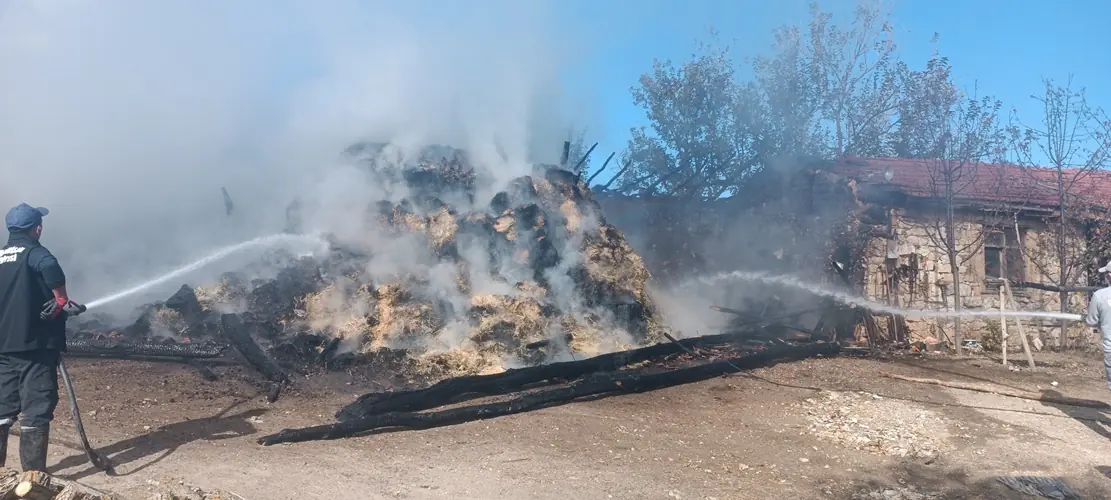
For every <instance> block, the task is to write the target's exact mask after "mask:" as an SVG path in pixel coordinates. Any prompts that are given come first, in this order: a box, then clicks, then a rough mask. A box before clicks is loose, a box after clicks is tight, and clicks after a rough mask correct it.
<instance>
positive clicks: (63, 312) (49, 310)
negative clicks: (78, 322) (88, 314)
mask: <svg viewBox="0 0 1111 500" xmlns="http://www.w3.org/2000/svg"><path fill="white" fill-rule="evenodd" d="M85 309H86V307H85V306H84V305H82V304H78V303H76V302H74V301H72V300H64V299H52V300H48V301H47V302H46V303H45V304H43V305H42V312H40V313H39V317H40V318H42V320H43V321H53V320H55V319H58V318H62V319H65V318H68V317H70V316H77V315H78V314H81V313H83V312H85Z"/></svg>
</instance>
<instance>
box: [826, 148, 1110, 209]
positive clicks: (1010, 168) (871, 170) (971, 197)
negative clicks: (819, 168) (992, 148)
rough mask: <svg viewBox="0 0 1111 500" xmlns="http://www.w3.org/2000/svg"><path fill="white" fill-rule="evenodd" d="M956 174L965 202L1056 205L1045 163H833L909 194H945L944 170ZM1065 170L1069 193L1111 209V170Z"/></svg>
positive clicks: (1053, 176)
mask: <svg viewBox="0 0 1111 500" xmlns="http://www.w3.org/2000/svg"><path fill="white" fill-rule="evenodd" d="M958 167H960V172H961V174H960V175H959V176H957V175H954V179H955V180H954V182H953V185H954V188H953V189H954V196H955V197H956V199H957V200H958V201H962V202H971V203H976V202H988V203H1001V204H1005V205H1008V206H1014V205H1025V206H1032V207H1055V206H1057V204H1058V201H1057V171H1056V170H1054V169H1050V168H1041V167H1020V166H1017V165H1005V164H988V163H974V164H967V165H964V166H963V167H962V166H961V165H959V163H956V162H950V163H946V162H944V161H938V160H917V159H903V158H842V159H839V160H836V161H834V162H832V164H831V165H830V167H829V170H830V171H832V172H833V173H836V174H839V175H843V176H845V177H848V178H851V179H854V180H856V181H857V182H858V183H860V184H867V185H870V186H875V187H882V188H887V189H890V190H892V191H895V192H899V193H902V194H905V195H908V196H914V197H922V198H931V197H935V196H940V195H943V194H944V193H945V182H944V180H943V177H942V174H943V173H944V172H945V171H947V170H952V171H954V172H957V171H958V170H957V169H958ZM1077 174H1078V171H1077V170H1065V184H1066V192H1068V193H1070V195H1071V196H1073V197H1075V199H1076V200H1078V201H1082V202H1086V203H1089V204H1093V205H1097V206H1100V207H1107V206H1108V205H1111V171H1108V170H1096V171H1091V172H1087V173H1084V174H1083V175H1079V176H1078V175H1077Z"/></svg>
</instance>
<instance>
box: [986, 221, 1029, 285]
mask: <svg viewBox="0 0 1111 500" xmlns="http://www.w3.org/2000/svg"><path fill="white" fill-rule="evenodd" d="M1025 236H1026V231H1025V230H1023V231H1022V232H1021V233H1019V234H1018V236H1016V233H1015V230H1014V228H1002V229H991V230H988V232H987V233H985V234H984V276H985V277H987V278H995V279H1002V278H1006V279H1007V281H1010V282H1012V283H1015V282H1019V281H1026V262H1025V260H1024V259H1023V258H1022V249H1021V248H1020V247H1019V244H1020V240H1019V237H1025Z"/></svg>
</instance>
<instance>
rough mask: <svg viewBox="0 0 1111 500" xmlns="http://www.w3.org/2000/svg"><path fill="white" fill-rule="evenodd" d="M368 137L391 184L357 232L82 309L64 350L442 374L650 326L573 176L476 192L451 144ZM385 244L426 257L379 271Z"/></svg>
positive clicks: (634, 341) (628, 341) (600, 220)
mask: <svg viewBox="0 0 1111 500" xmlns="http://www.w3.org/2000/svg"><path fill="white" fill-rule="evenodd" d="M380 149H381V148H380V147H379V148H378V149H375V147H369V148H368V147H366V146H365V145H363V146H360V147H358V148H352V150H350V151H349V153H350V154H351V155H352V156H353V157H355V158H359V162H360V163H359V165H360V167H361V168H363V169H365V171H366V172H369V173H370V174H371V177H372V178H373V179H374V182H375V183H376V184H377V185H379V186H381V185H384V186H389V187H390V189H387V191H390V192H391V193H401V194H400V195H396V196H394V195H391V196H388V197H389V198H391V199H396V201H388V200H386V201H378V202H376V203H372V204H370V206H368V207H366V212H367V213H366V215H367V217H365V234H366V235H367V236H366V237H365V238H364V240H363V241H352V239H351V238H349V237H345V238H339V237H331V240H332V250H331V253H330V255H328V256H326V257H324V258H315V259H310V258H302V259H297V258H293V257H292V256H290V255H284V254H282V253H280V252H274V253H273V254H272V255H270V256H269V258H270V260H272V261H274V262H282V263H283V268H282V269H281V271H280V272H278V273H277V275H276V276H274V277H273V278H271V279H265V280H250V279H247V278H246V277H245V276H246V275H245V274H236V273H230V274H227V275H225V276H224V277H223V278H222V279H221V280H220V282H219V283H215V284H197V285H198V286H196V287H194V286H190V285H183V286H182V287H181V289H180V290H178V291H177V293H175V294H173V296H171V297H170V298H168V299H167V300H165V301H163V302H158V303H153V304H149V305H147V306H144V307H142V308H141V309H140V310H139V311H137V312H136V316H137V318H138V319H136V320H135V321H134V322H133V323H131V324H128V325H126V326H122V327H121V326H117V325H112V324H111V322H109V321H101V322H98V321H97V318H95V317H94V315H92V314H90V315H87V316H89V317H85V316H82V317H80V318H79V319H81V320H82V321H81V322H80V323H77V322H73V323H74V324H73V325H71V327H72V329H73V331H72V332H71V335H70V339H71V340H70V350H71V351H72V352H75V353H86V354H97V355H104V356H118V357H119V356H123V355H127V356H159V357H176V358H212V357H218V356H221V355H222V353H223V352H224V350H225V349H226V348H225V346H228V345H231V346H232V347H235V348H236V349H237V350H239V351H240V352H241V353H242V354H243V355H244V356H246V357H248V358H252V357H253V358H256V359H257V360H258V362H259V363H262V364H264V365H267V366H268V367H267V368H264V369H263V370H264V372H265V371H273V372H274V373H273V374H271V375H268V376H270V377H271V378H272V379H273V380H275V381H280V380H282V378H283V377H284V376H283V375H281V373H282V372H283V371H285V370H287V369H288V368H289V367H290V366H291V365H292V366H299V367H304V366H307V365H318V366H319V365H322V364H331V365H334V366H342V365H345V364H348V363H355V362H359V361H365V360H368V359H371V360H375V361H378V362H382V361H384V360H392V362H396V363H398V364H399V366H403V367H404V368H406V369H409V370H411V371H413V372H414V373H417V374H419V375H425V376H427V377H428V378H442V377H448V376H457V375H467V374H480V373H495V372H499V371H502V370H504V367H505V366H507V365H518V366H519V365H536V364H540V363H542V362H545V361H552V360H553V359H558V357H560V356H563V357H565V358H568V357H579V358H581V357H583V356H593V355H597V354H600V353H605V352H611V351H616V350H622V349H627V348H630V347H635V346H637V345H645V344H649V343H652V342H655V341H658V340H660V339H661V338H662V333H661V332H663V330H664V329H663V327H662V326H661V324H662V321H661V318H660V317H659V314H658V313H657V309H656V307H655V305H654V304H653V303H652V299H651V298H650V297H649V295H648V293H647V292H646V290H645V287H646V285H647V283H648V281H649V279H650V276H649V273H648V271H647V270H646V268H645V266H644V264H643V263H642V262H641V259H640V257H639V256H638V255H637V254H636V253H635V252H634V251H633V249H632V248H631V247H630V246H629V245H628V243H627V242H626V241H625V238H624V237H623V235H622V234H621V232H620V231H618V230H617V229H616V228H615V227H613V226H612V225H609V224H607V223H606V220H605V217H604V215H603V214H602V211H601V209H600V208H599V205H598V203H597V202H596V201H595V200H594V199H593V196H592V194H591V192H590V190H589V189H588V188H587V186H586V184H585V183H584V182H582V180H581V179H580V178H579V177H578V176H576V175H575V174H573V173H571V172H569V171H566V170H561V169H559V168H556V167H551V166H536V167H534V168H533V170H532V172H531V174H530V175H526V176H522V177H519V178H516V179H514V180H513V181H512V182H510V183H509V184H508V186H507V187H506V188H505V189H504V190H503V191H501V192H497V193H495V194H493V195H492V197H491V198H490V199H488V200H481V199H478V197H479V196H480V194H479V192H480V191H481V190H480V189H477V188H476V186H479V185H488V180H487V179H484V178H483V176H482V173H481V172H480V171H477V170H476V169H475V168H474V167H473V166H471V164H470V163H469V162H468V160H467V157H466V155H465V154H463V153H462V152H460V151H455V150H440V151H435V154H426V155H424V156H422V157H421V158H419V159H418V160H416V161H413V162H409V163H405V164H398V163H397V162H392V161H385V160H383V159H382V158H383V156H382V155H381V154H376V151H379V150H380ZM300 210H301V205H300V203H299V202H298V203H295V204H291V206H290V208H289V210H288V211H287V217H288V219H289V221H288V225H287V226H288V228H289V229H290V230H293V231H296V230H299V229H300V227H301V225H302V224H301V222H300V220H299V217H300V215H299V213H300V212H299V211H300ZM391 242H407V244H408V243H413V242H415V243H414V244H413V245H412V248H413V250H412V252H413V253H417V254H422V255H425V254H426V255H427V260H426V261H425V262H423V265H422V266H420V268H418V269H414V268H399V269H397V270H396V272H389V273H383V272H382V271H381V268H382V267H388V265H389V262H390V258H391V255H388V252H389V251H394V252H396V248H397V247H399V246H401V245H400V244H393V245H392V247H391V245H390V243H391ZM387 247H391V248H393V249H394V250H387ZM394 257H396V256H394ZM538 343H542V344H543V343H546V344H547V347H548V348H547V349H536V348H535V346H536V345H538ZM530 346H531V347H530ZM263 358H271V359H273V360H276V364H275V362H273V361H265V360H264V359H263ZM252 363H254V362H252ZM279 366H281V367H279ZM260 369H262V368H260Z"/></svg>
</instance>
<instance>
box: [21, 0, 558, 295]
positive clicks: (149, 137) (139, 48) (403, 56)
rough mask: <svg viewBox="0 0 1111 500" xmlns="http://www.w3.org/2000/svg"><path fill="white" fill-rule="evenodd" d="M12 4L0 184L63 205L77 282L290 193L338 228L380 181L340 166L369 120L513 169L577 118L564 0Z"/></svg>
mask: <svg viewBox="0 0 1111 500" xmlns="http://www.w3.org/2000/svg"><path fill="white" fill-rule="evenodd" d="M0 6H2V10H0V117H3V119H0V152H2V153H0V174H2V178H3V182H0V202H2V204H3V205H4V208H7V207H8V206H11V205H14V204H16V203H19V202H27V203H31V204H34V205H41V206H46V207H49V208H50V209H51V210H52V213H51V215H50V216H49V217H48V218H47V221H46V231H45V234H44V238H43V240H44V243H45V244H46V245H47V246H48V247H50V248H51V250H53V251H54V253H55V254H56V255H58V256H59V257H60V258H61V259H62V261H63V265H64V266H65V268H66V270H67V272H68V274H69V276H70V281H71V291H72V292H73V294H74V295H75V297H76V298H78V299H81V300H91V299H92V298H95V297H98V296H101V295H105V294H107V293H110V292H113V291H115V290H118V289H120V288H123V287H125V286H126V285H132V284H135V283H136V282H139V281H142V280H143V279H146V278H148V277H151V276H152V275H155V274H158V273H160V272H165V271H168V270H169V269H171V268H174V267H177V266H178V265H180V264H183V263H185V262H188V261H189V260H192V259H194V258H196V257H199V256H202V255H204V254H207V253H210V252H211V250H213V249H214V248H216V247H219V246H222V245H226V244H230V243H235V242H239V241H243V240H246V239H249V238H251V237H254V236H258V235H261V234H267V233H273V232H276V231H278V230H280V229H281V227H282V224H283V223H284V216H285V206H286V204H287V203H288V202H289V201H290V200H292V199H293V197H294V196H297V195H304V196H308V197H309V198H311V199H315V200H318V201H319V200H325V201H329V203H317V205H316V206H318V207H326V209H327V210H326V211H325V212H324V213H319V212H318V213H316V214H314V217H313V218H312V219H311V221H310V222H311V223H312V224H314V225H316V226H317V227H316V228H315V229H322V230H327V229H333V228H332V227H329V226H330V225H332V224H338V226H337V227H335V228H334V229H337V230H340V231H342V230H343V229H344V228H343V226H342V225H343V221H344V220H345V218H346V217H347V216H348V214H349V213H350V212H351V210H354V209H356V207H357V209H359V210H362V209H364V208H365V204H364V205H362V206H359V204H361V203H362V202H363V201H364V200H370V199H377V198H375V196H377V193H360V192H352V191H351V186H352V183H351V182H348V181H354V180H357V179H356V177H357V175H356V174H355V173H353V172H351V171H349V170H347V171H345V170H338V171H337V170H333V168H334V167H335V166H336V162H337V161H338V157H339V153H340V152H341V151H342V150H343V149H344V148H345V147H347V146H348V145H350V144H351V143H353V142H355V141H357V140H376V141H391V142H394V143H395V144H398V145H400V146H402V147H403V148H404V147H413V148H415V147H417V146H419V145H423V144H427V143H445V144H451V145H455V146H458V147H462V148H465V149H468V150H470V151H472V152H473V153H475V154H476V155H477V156H478V159H479V160H480V161H481V162H483V163H485V164H486V165H487V166H489V167H490V168H491V169H492V170H493V171H495V172H496V173H497V174H498V177H499V178H500V179H508V178H510V177H513V176H515V175H519V174H521V173H523V168H524V165H525V164H526V161H527V160H529V159H538V160H547V161H552V160H554V159H555V156H556V155H558V150H559V144H560V142H561V141H562V140H563V139H565V138H566V133H567V127H568V124H569V122H570V121H571V119H573V118H575V117H569V116H565V115H564V114H563V113H561V109H566V108H565V104H567V100H566V99H565V97H564V94H563V93H562V91H561V88H560V84H559V82H560V75H561V72H562V70H563V69H564V68H565V67H566V64H565V63H566V62H567V61H570V60H571V58H572V57H573V56H574V54H573V53H572V52H571V51H569V50H568V46H567V43H566V42H565V40H564V39H563V38H562V37H560V36H559V34H560V32H561V27H560V26H558V25H557V22H556V21H555V19H557V18H556V16H552V15H551V13H552V12H553V10H552V7H553V6H554V2H547V1H532V2H509V1H493V0H491V1H484V2H448V1H445V2H420V1H411V2H358V1H344V0H335V1H327V2H313V1H261V0H243V1H236V2H226V1H219V0H162V1H157V2H150V1H140V0H119V1H113V2H96V1H92V0H43V1H35V2H12V1H8V2H6V3H0ZM538 154H539V155H547V157H539V158H538V157H537V155H538ZM330 176H336V177H330ZM221 187H224V188H226V189H227V191H228V192H229V193H230V195H231V198H232V200H233V202H234V209H233V211H232V213H231V214H230V215H227V214H226V213H225V206H224V202H223V197H222V194H221V191H220V188H221ZM220 270H221V269H213V270H212V272H218V271H220ZM225 270H226V269H225ZM171 288H172V287H171Z"/></svg>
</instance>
